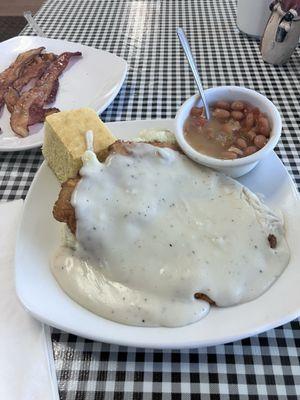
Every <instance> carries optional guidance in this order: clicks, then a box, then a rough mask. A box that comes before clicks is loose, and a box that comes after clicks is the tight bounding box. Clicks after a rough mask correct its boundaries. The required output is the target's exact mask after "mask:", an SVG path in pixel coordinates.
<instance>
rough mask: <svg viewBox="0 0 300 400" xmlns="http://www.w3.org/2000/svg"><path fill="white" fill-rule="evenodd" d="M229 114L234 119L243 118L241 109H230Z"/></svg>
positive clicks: (239, 119)
mask: <svg viewBox="0 0 300 400" xmlns="http://www.w3.org/2000/svg"><path fill="white" fill-rule="evenodd" d="M231 116H232V118H233V119H235V120H236V121H241V120H242V119H243V118H244V114H243V113H242V112H241V111H231Z"/></svg>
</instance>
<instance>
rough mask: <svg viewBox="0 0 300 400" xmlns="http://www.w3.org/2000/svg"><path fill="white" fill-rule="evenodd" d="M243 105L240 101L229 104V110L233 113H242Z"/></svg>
mask: <svg viewBox="0 0 300 400" xmlns="http://www.w3.org/2000/svg"><path fill="white" fill-rule="evenodd" d="M244 108H245V104H244V103H243V102H242V101H233V102H232V103H231V109H232V110H233V111H243V109H244Z"/></svg>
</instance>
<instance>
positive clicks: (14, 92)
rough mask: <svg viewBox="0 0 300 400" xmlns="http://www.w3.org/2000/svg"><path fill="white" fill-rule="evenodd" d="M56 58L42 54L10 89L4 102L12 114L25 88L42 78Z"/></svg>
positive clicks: (26, 68)
mask: <svg viewBox="0 0 300 400" xmlns="http://www.w3.org/2000/svg"><path fill="white" fill-rule="evenodd" d="M55 58H56V55H55V54H53V53H45V54H41V55H38V56H36V57H35V58H34V59H33V60H32V61H31V63H30V64H28V65H27V66H26V67H25V68H24V70H23V72H22V74H21V76H20V77H19V78H18V79H17V80H16V81H15V82H14V83H13V85H12V86H10V87H9V88H8V90H7V92H6V93H5V95H4V101H5V104H6V107H7V109H8V111H9V112H10V113H12V112H13V109H14V106H15V105H16V104H17V101H18V100H19V97H20V92H21V90H22V89H23V87H24V86H26V85H27V84H28V83H29V82H30V81H31V80H32V79H35V78H40V77H41V76H42V75H43V73H44V72H45V71H46V69H47V68H48V67H49V65H50V64H51V62H52V61H54V60H55Z"/></svg>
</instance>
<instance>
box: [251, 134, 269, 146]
mask: <svg viewBox="0 0 300 400" xmlns="http://www.w3.org/2000/svg"><path fill="white" fill-rule="evenodd" d="M253 142H254V144H255V146H256V147H258V148H259V149H262V148H263V147H264V145H265V144H266V143H267V138H266V137H265V136H264V135H257V136H256V137H255V138H254V141H253Z"/></svg>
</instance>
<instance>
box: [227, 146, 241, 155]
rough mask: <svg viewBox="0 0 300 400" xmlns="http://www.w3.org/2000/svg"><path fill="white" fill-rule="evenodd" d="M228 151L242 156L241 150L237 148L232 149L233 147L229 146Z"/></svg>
mask: <svg viewBox="0 0 300 400" xmlns="http://www.w3.org/2000/svg"><path fill="white" fill-rule="evenodd" d="M228 151H233V152H234V153H236V154H237V155H238V156H241V157H242V156H243V155H244V153H243V150H241V149H239V148H238V147H234V146H230V147H229V149H228Z"/></svg>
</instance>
